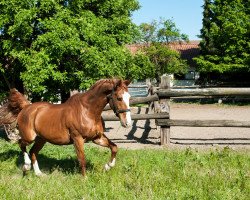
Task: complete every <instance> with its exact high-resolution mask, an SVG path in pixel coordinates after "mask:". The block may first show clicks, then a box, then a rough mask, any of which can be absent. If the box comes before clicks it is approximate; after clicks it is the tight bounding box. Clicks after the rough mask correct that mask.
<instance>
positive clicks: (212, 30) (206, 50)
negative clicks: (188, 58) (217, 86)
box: [195, 0, 250, 73]
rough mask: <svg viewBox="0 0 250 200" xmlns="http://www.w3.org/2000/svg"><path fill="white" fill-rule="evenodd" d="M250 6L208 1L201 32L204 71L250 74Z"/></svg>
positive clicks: (201, 67)
mask: <svg viewBox="0 0 250 200" xmlns="http://www.w3.org/2000/svg"><path fill="white" fill-rule="evenodd" d="M249 27H250V3H249V1H245V0H237V1H231V0H213V1H212V0H205V3H204V12H203V27H202V30H201V38H202V42H201V51H202V55H201V56H200V57H198V58H195V61H196V62H197V65H198V67H199V70H200V71H201V72H219V73H224V72H250V68H249V67H250V62H249V57H250V43H249V34H250V32H249V30H250V29H249Z"/></svg>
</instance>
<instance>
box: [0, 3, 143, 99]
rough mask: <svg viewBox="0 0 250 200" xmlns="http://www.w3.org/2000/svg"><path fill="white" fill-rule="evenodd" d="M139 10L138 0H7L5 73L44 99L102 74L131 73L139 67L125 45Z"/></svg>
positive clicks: (2, 20) (2, 30)
mask: <svg viewBox="0 0 250 200" xmlns="http://www.w3.org/2000/svg"><path fill="white" fill-rule="evenodd" d="M138 8H139V5H138V2H137V0H126V1H125V0H103V1H101V2H100V1H97V0H84V1H79V0H76V1H66V0H56V1H54V0H40V1H26V0H24V1H23V0H2V1H1V2H0V10H1V13H0V49H1V52H0V70H1V73H4V75H5V76H6V78H7V79H8V80H9V82H10V84H11V86H16V87H18V83H20V82H22V83H23V84H24V87H25V89H26V90H27V91H28V92H32V93H33V94H38V95H42V96H44V97H45V99H51V98H52V97H53V96H54V95H55V94H56V93H58V91H69V90H70V89H79V88H80V89H86V88H88V87H89V86H90V85H91V84H93V82H95V81H96V80H97V79H100V78H106V77H113V76H118V77H121V78H127V77H130V74H129V73H131V72H130V71H129V70H128V69H129V67H130V65H132V66H135V67H138V66H136V63H135V62H134V57H133V56H131V55H130V53H129V52H128V51H127V50H126V47H125V44H128V43H130V42H131V41H132V38H133V35H134V33H135V32H136V28H135V27H136V26H135V25H134V24H133V23H132V22H131V18H130V17H131V13H132V12H133V11H134V10H136V9H138ZM133 73H134V76H140V75H138V74H137V72H136V71H133Z"/></svg>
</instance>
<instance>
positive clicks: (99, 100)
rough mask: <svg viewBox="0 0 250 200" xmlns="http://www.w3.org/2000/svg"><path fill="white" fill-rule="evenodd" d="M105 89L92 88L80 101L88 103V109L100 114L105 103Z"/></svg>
mask: <svg viewBox="0 0 250 200" xmlns="http://www.w3.org/2000/svg"><path fill="white" fill-rule="evenodd" d="M106 92H107V91H105V90H102V89H98V88H97V89H94V90H89V91H87V92H86V94H85V97H84V99H82V103H84V104H86V103H87V104H88V105H89V108H88V109H89V110H90V111H91V112H93V113H96V114H97V115H99V114H101V113H102V111H103V109H104V107H105V106H106V105H107V103H108V102H107V93H106Z"/></svg>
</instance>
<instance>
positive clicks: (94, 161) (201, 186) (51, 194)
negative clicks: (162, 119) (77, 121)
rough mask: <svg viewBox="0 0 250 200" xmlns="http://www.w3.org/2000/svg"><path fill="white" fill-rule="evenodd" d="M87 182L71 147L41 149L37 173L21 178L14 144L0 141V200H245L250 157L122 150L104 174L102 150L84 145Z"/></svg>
mask: <svg viewBox="0 0 250 200" xmlns="http://www.w3.org/2000/svg"><path fill="white" fill-rule="evenodd" d="M85 153H86V158H87V177H85V178H83V177H82V176H81V174H80V170H79V167H78V162H77V159H76V154H75V152H74V148H73V146H72V145H70V146H54V145H51V144H46V145H45V147H44V148H43V150H42V151H41V152H40V154H39V158H38V159H39V160H38V161H39V165H40V168H41V171H42V172H44V173H46V174H47V176H45V177H36V176H35V175H34V173H33V171H31V172H29V174H28V175H27V176H25V177H23V176H22V170H21V169H22V163H23V157H22V156H21V154H20V150H19V147H18V145H17V144H11V143H9V142H7V141H6V140H4V139H2V138H0V199H11V200H13V199H14V200H15V199H18V200H22V199H32V200H35V199H37V200H41V199H86V200H87V199H94V200H96V199H117V200H119V199H126V200H129V199H133V200H134V199H145V200H149V199H150V200H151V199H155V200H159V199H223V200H225V199H239V200H244V199H249V197H250V154H249V151H247V150H245V151H241V152H235V151H233V150H230V149H228V148H225V149H221V150H209V151H197V150H191V149H186V150H167V149H164V150H162V149H161V150H124V149H120V150H119V152H118V155H117V164H116V166H115V167H114V168H113V169H112V170H110V171H108V172H104V170H103V166H104V164H105V163H106V162H107V161H108V159H109V157H110V151H109V150H108V149H105V148H99V147H95V146H94V145H91V144H86V146H85Z"/></svg>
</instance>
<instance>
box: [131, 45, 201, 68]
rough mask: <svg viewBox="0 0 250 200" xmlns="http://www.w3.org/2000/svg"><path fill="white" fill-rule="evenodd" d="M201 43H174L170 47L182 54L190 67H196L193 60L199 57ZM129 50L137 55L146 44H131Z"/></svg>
mask: <svg viewBox="0 0 250 200" xmlns="http://www.w3.org/2000/svg"><path fill="white" fill-rule="evenodd" d="M199 43H200V41H197V40H194V41H189V42H181V43H180V42H172V43H170V44H168V45H169V47H170V48H171V49H173V50H176V51H178V52H180V54H181V58H182V59H185V60H187V62H188V64H189V65H190V66H194V65H195V63H194V62H193V60H192V59H193V58H194V57H197V56H198V55H199V54H200V48H199ZM127 47H128V49H129V50H130V51H131V53H133V54H135V53H136V52H137V51H139V50H141V49H143V48H144V47H145V45H144V44H131V45H127Z"/></svg>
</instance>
